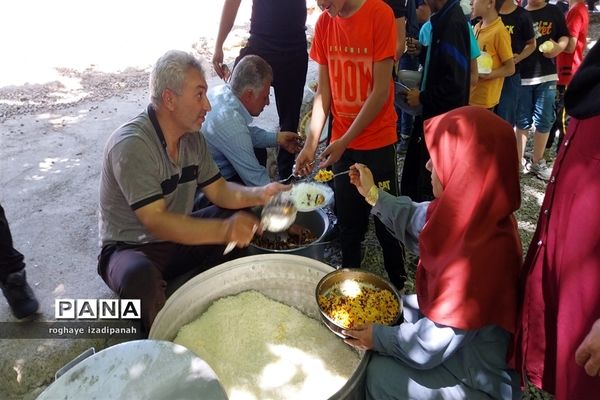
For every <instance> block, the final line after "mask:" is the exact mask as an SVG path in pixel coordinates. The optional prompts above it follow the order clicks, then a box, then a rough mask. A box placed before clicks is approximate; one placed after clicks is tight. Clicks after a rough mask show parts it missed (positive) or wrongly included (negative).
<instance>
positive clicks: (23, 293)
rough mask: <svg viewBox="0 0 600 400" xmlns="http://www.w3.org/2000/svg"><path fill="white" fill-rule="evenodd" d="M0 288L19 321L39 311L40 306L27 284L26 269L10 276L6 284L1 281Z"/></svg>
mask: <svg viewBox="0 0 600 400" xmlns="http://www.w3.org/2000/svg"><path fill="white" fill-rule="evenodd" d="M0 288H1V289H2V293H4V297H6V301H8V305H9V306H10V309H11V310H12V313H13V314H14V316H15V317H17V318H18V319H21V318H25V317H29V316H30V315H33V314H35V312H36V311H37V310H38V308H39V306H40V304H39V303H38V301H37V299H36V298H35V295H34V294H33V290H32V289H31V287H30V286H29V284H28V283H27V280H26V278H25V270H24V269H22V270H21V271H18V272H13V273H12V274H9V275H8V276H7V277H6V280H5V281H4V282H2V281H0Z"/></svg>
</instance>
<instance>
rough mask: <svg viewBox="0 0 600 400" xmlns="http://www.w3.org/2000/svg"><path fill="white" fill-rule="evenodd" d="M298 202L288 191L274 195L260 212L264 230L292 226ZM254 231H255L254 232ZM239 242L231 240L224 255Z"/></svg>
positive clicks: (275, 230) (276, 229)
mask: <svg viewBox="0 0 600 400" xmlns="http://www.w3.org/2000/svg"><path fill="white" fill-rule="evenodd" d="M297 213H298V210H297V209H296V204H295V203H294V201H293V200H292V199H291V198H290V196H289V194H288V193H287V192H280V193H278V194H276V195H275V196H273V197H272V198H271V199H270V200H269V201H268V202H267V204H265V206H264V207H263V209H262V212H261V213H260V224H261V226H262V228H263V229H264V230H267V231H271V232H282V231H285V230H286V229H287V228H289V227H290V226H292V224H293V223H294V221H295V220H296V214H297ZM253 233H254V232H253ZM235 246H237V242H229V243H228V244H227V247H225V251H223V255H225V254H228V253H229V252H231V251H232V250H233V249H234V248H235Z"/></svg>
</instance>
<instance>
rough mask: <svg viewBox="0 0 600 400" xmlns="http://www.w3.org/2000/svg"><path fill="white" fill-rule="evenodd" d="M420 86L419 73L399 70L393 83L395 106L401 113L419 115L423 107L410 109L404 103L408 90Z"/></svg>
mask: <svg viewBox="0 0 600 400" xmlns="http://www.w3.org/2000/svg"><path fill="white" fill-rule="evenodd" d="M420 84H421V73H420V72H419V71H411V70H408V69H401V70H400V71H398V74H397V76H396V82H395V94H396V95H395V99H394V101H395V104H396V107H399V108H400V109H401V110H402V111H404V112H406V113H408V114H411V115H420V114H421V112H422V110H423V107H421V106H418V107H411V106H410V105H408V103H407V102H406V93H408V89H418V88H419V85H420Z"/></svg>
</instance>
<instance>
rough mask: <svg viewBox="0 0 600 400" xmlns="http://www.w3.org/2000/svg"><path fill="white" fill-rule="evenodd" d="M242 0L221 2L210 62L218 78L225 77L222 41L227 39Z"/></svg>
mask: <svg viewBox="0 0 600 400" xmlns="http://www.w3.org/2000/svg"><path fill="white" fill-rule="evenodd" d="M241 1H242V0H225V3H224V4H223V11H222V12H221V22H220V23H219V33H218V34H217V40H216V42H215V52H214V55H213V59H212V63H213V67H214V69H215V72H216V73H217V75H219V78H226V76H225V72H226V71H225V70H224V69H223V43H225V39H227V35H229V32H231V28H233V23H234V22H235V17H236V16H237V12H238V9H239V8H240V3H241Z"/></svg>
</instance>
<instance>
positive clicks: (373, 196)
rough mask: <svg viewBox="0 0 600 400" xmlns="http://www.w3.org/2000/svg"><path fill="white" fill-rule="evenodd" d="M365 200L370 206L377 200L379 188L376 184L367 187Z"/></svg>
mask: <svg viewBox="0 0 600 400" xmlns="http://www.w3.org/2000/svg"><path fill="white" fill-rule="evenodd" d="M365 200H366V201H367V203H369V204H370V205H371V207H373V206H374V205H375V203H377V200H379V189H378V188H377V186H375V185H373V186H371V189H369V192H368V193H367V195H366V196H365Z"/></svg>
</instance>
